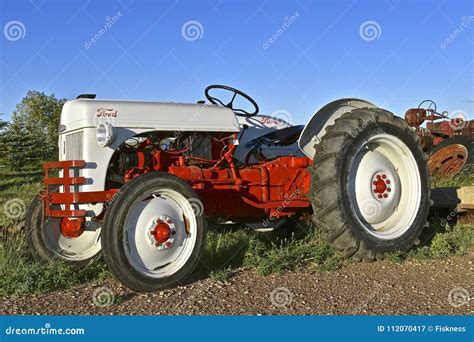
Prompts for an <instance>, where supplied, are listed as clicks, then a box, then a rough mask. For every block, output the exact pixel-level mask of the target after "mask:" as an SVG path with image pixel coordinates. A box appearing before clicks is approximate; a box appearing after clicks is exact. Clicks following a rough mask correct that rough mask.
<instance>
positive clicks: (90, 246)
mask: <svg viewBox="0 0 474 342" xmlns="http://www.w3.org/2000/svg"><path fill="white" fill-rule="evenodd" d="M43 206H44V202H43V200H42V199H41V197H40V196H39V195H38V196H36V197H35V198H34V199H33V201H32V202H31V204H30V207H29V208H28V211H27V212H26V216H25V232H26V239H27V243H28V248H29V251H30V253H31V254H32V255H33V257H34V258H35V259H36V260H38V261H41V262H44V263H47V262H50V261H51V260H53V259H59V260H63V261H65V262H66V263H68V264H71V265H77V266H83V265H87V264H88V263H89V262H90V261H91V260H92V259H94V258H95V257H96V256H97V255H98V254H99V253H100V249H101V246H100V231H101V225H102V224H101V223H100V222H96V221H89V222H82V221H79V220H73V219H71V220H70V219H68V218H57V217H44V216H43ZM56 209H58V208H56Z"/></svg>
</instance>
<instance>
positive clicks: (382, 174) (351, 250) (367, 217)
mask: <svg viewBox="0 0 474 342" xmlns="http://www.w3.org/2000/svg"><path fill="white" fill-rule="evenodd" d="M315 148H316V154H315V157H314V160H313V165H312V183H311V191H310V199H311V202H312V205H313V211H314V214H313V221H314V223H315V225H316V228H320V229H321V231H322V235H323V237H324V238H325V239H326V240H327V241H328V242H330V243H331V244H332V245H333V246H334V247H335V248H336V250H338V251H339V252H340V253H342V254H343V255H344V256H345V257H352V258H354V259H357V260H374V259H375V258H377V257H383V256H384V255H385V254H387V253H390V252H392V251H406V250H408V249H409V248H411V247H412V246H413V245H414V244H415V243H417V242H418V237H419V235H420V234H421V231H422V230H423V227H424V226H425V225H426V224H427V216H428V209H429V204H430V198H429V176H428V169H427V166H426V160H425V155H424V154H423V151H422V150H421V148H420V147H419V144H418V137H417V136H416V134H415V133H414V132H413V131H412V130H411V129H410V128H409V127H408V126H407V125H406V124H405V122H404V121H403V120H401V119H399V118H396V117H394V116H393V115H392V114H391V113H390V112H388V111H385V110H382V109H377V108H365V109H356V110H353V111H351V112H349V113H347V114H344V115H342V116H341V117H340V118H339V119H337V120H336V121H335V124H334V125H332V126H329V127H328V129H327V133H326V134H325V135H324V136H323V138H322V139H321V142H320V143H319V144H318V145H317V146H315Z"/></svg>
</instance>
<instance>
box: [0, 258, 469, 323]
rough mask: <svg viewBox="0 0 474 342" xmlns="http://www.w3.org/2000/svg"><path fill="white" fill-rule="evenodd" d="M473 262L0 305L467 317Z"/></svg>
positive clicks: (24, 309)
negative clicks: (150, 292) (151, 292)
mask: <svg viewBox="0 0 474 342" xmlns="http://www.w3.org/2000/svg"><path fill="white" fill-rule="evenodd" d="M473 259H474V258H473V255H472V254H471V255H468V256H464V257H452V258H450V259H449V260H443V261H441V260H410V261H405V262H404V263H403V264H395V263H391V262H389V261H380V262H375V263H358V264H349V265H347V266H344V267H342V268H341V269H339V270H336V271H328V272H322V271H315V270H314V269H313V268H311V267H310V266H308V267H305V268H303V269H301V270H298V271H294V272H285V273H282V274H275V275H270V276H267V277H262V276H258V275H256V274H255V272H254V271H249V270H238V271H236V272H235V273H234V274H233V275H232V276H231V278H230V279H229V280H228V281H227V282H225V283H223V282H219V281H217V280H214V279H210V278H208V279H201V280H196V281H194V282H191V283H190V284H188V285H186V286H181V287H177V288H174V289H168V290H165V291H161V292H157V293H153V294H139V293H135V292H133V291H130V290H128V289H126V288H124V287H123V286H121V285H120V284H119V283H118V282H117V281H115V280H113V279H109V280H106V281H104V282H97V283H91V284H87V285H83V286H79V287H75V288H72V289H68V290H63V291H56V292H51V293H45V294H39V295H29V296H22V297H18V298H14V297H4V298H1V299H0V308H1V312H0V313H1V314H2V315H18V314H21V315H37V314H48V315H71V314H74V315H79V314H80V315H112V314H113V315H398V314H416V315H421V314H423V315H441V314H443V315H472V314H474V308H473V305H472V300H471V301H469V296H468V297H467V299H466V297H465V295H466V293H470V294H471V297H472V294H473V293H474V260H473ZM459 289H461V290H459ZM456 291H457V292H456ZM459 291H461V294H459ZM463 291H464V292H463ZM450 293H451V294H450ZM463 293H464V294H463ZM459 295H460V296H461V301H459ZM463 295H464V299H463V298H462V296H463ZM453 296H454V297H453ZM456 296H457V297H456ZM453 298H454V301H453ZM456 298H457V299H456Z"/></svg>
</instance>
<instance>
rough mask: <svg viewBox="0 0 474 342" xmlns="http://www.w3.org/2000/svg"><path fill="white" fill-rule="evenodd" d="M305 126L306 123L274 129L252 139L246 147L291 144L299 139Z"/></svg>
mask: <svg viewBox="0 0 474 342" xmlns="http://www.w3.org/2000/svg"><path fill="white" fill-rule="evenodd" d="M303 128H304V125H298V126H291V127H287V128H283V129H279V130H277V131H272V132H270V133H267V134H265V135H262V136H261V137H258V138H255V139H252V140H250V141H249V142H248V143H246V144H245V147H247V148H253V147H255V146H257V145H280V146H286V145H291V144H293V143H294V142H296V141H297V140H298V138H299V137H300V135H301V131H303Z"/></svg>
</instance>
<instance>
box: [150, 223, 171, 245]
mask: <svg viewBox="0 0 474 342" xmlns="http://www.w3.org/2000/svg"><path fill="white" fill-rule="evenodd" d="M150 234H151V235H153V236H154V237H155V240H156V242H157V243H158V244H162V243H165V242H166V241H168V239H169V238H170V236H171V229H170V226H169V225H168V223H166V222H164V221H161V220H159V221H158V222H157V223H156V226H155V229H153V230H151V231H150Z"/></svg>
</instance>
